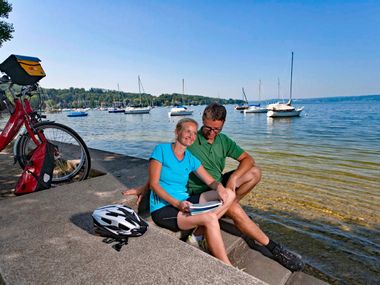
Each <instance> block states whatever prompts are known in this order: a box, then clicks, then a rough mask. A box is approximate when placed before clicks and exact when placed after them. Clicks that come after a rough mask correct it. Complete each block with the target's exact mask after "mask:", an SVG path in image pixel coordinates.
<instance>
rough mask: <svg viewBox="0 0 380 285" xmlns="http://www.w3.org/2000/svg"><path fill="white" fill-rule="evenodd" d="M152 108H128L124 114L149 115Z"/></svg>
mask: <svg viewBox="0 0 380 285" xmlns="http://www.w3.org/2000/svg"><path fill="white" fill-rule="evenodd" d="M151 109H152V108H150V107H142V108H134V107H127V108H125V110H124V114H131V115H133V114H149V113H150V110H151Z"/></svg>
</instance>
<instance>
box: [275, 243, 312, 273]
mask: <svg viewBox="0 0 380 285" xmlns="http://www.w3.org/2000/svg"><path fill="white" fill-rule="evenodd" d="M272 254H273V259H274V260H276V261H277V262H278V263H280V264H281V265H282V266H284V267H286V268H287V269H289V270H290V271H301V270H302V269H303V268H304V266H305V263H304V262H303V261H302V257H301V256H300V255H298V254H295V253H292V252H290V251H289V250H287V249H286V248H284V247H282V246H281V245H276V246H275V248H274V249H273V250H272Z"/></svg>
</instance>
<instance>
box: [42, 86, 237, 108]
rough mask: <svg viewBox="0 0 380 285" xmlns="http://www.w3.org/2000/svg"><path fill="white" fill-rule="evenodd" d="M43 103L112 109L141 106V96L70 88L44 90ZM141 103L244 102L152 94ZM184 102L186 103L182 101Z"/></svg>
mask: <svg viewBox="0 0 380 285" xmlns="http://www.w3.org/2000/svg"><path fill="white" fill-rule="evenodd" d="M42 91H43V92H42V93H43V96H42V101H44V105H45V107H49V108H82V107H89V108H96V107H100V106H102V107H111V106H113V104H114V103H115V102H121V104H122V105H124V106H128V105H139V104H140V94H138V93H129V92H119V91H114V90H105V89H100V88H90V89H89V90H85V89H83V88H73V87H71V88H69V89H47V88H42ZM141 97H142V99H141V101H142V104H143V105H154V106H170V105H175V104H177V105H181V104H184V105H206V104H209V103H212V102H219V103H221V104H238V103H242V102H243V101H242V100H234V99H228V100H226V99H220V98H212V97H204V96H200V95H185V96H182V94H178V93H174V94H161V95H160V96H158V97H156V96H152V95H151V94H147V93H142V94H141ZM182 100H184V101H182Z"/></svg>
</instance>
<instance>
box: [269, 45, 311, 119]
mask: <svg viewBox="0 0 380 285" xmlns="http://www.w3.org/2000/svg"><path fill="white" fill-rule="evenodd" d="M292 87H293V52H292V61H291V69H290V97H289V101H288V102H287V103H280V102H277V103H274V104H269V105H268V106H267V110H268V112H267V116H268V117H271V118H276V117H297V116H299V115H300V114H301V112H302V110H303V107H301V108H298V109H296V108H295V107H294V106H292Z"/></svg>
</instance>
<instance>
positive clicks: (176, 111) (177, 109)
mask: <svg viewBox="0 0 380 285" xmlns="http://www.w3.org/2000/svg"><path fill="white" fill-rule="evenodd" d="M193 112H194V110H190V109H188V108H187V107H186V106H174V107H173V108H171V109H170V112H169V113H168V114H169V116H191V115H192V114H193Z"/></svg>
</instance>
